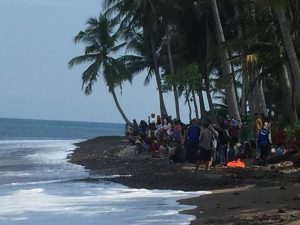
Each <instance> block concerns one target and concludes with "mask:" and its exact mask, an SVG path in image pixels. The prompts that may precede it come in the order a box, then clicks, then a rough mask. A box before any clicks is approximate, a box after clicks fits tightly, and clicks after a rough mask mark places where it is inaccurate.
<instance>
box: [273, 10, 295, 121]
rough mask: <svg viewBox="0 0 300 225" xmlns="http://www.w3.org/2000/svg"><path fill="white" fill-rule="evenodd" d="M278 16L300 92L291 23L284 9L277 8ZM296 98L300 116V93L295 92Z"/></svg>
mask: <svg viewBox="0 0 300 225" xmlns="http://www.w3.org/2000/svg"><path fill="white" fill-rule="evenodd" d="M275 9H276V14H277V17H278V21H279V25H280V30H281V35H282V41H283V44H284V47H285V50H286V53H287V56H288V59H289V62H290V66H291V71H292V74H293V77H294V81H295V89H296V90H300V66H299V62H298V58H297V54H296V51H295V48H294V44H293V41H292V37H291V31H290V27H289V23H288V21H287V19H286V16H285V12H284V9H283V7H280V6H278V7H275ZM295 97H296V107H297V112H298V115H299V116H300V91H296V92H295Z"/></svg>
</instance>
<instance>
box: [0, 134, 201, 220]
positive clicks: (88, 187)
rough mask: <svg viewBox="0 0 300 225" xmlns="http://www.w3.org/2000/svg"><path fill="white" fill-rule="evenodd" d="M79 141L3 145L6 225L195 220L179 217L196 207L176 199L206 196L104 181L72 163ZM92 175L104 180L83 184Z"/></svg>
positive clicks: (1, 201)
mask: <svg viewBox="0 0 300 225" xmlns="http://www.w3.org/2000/svg"><path fill="white" fill-rule="evenodd" d="M74 142H77V141H69V140H68V141H65V140H60V141H57V140H54V141H53V140H46V141H40V140H35V141H31V140H28V141H23V140H22V141H0V152H1V153H2V154H4V156H5V157H4V158H5V160H6V161H5V162H3V163H4V164H5V165H6V166H7V168H6V169H5V170H3V171H0V179H1V180H3V178H5V179H4V180H8V182H7V183H2V184H1V185H0V225H50V224H51V225H53V224H59V225H82V224H85V225H99V224H100V225H101V224H103V225H106V224H110V225H122V224H133V225H148V224H154V223H156V224H172V225H173V224H189V222H190V221H191V220H192V219H194V217H193V216H189V215H181V214H178V212H179V211H180V210H184V209H188V208H191V207H192V206H183V205H179V204H178V203H177V202H176V200H178V199H182V198H189V197H195V196H199V195H200V194H206V193H205V192H182V191H162V190H146V189H130V188H127V187H125V186H122V185H119V184H114V183H107V182H103V183H101V178H106V177H107V176H99V175H97V176H89V174H88V172H87V171H86V170H85V169H84V168H83V167H82V166H77V165H74V164H71V163H69V162H67V161H66V156H67V154H68V150H71V149H74V148H75V146H74V145H73V143H74ZM0 160H1V159H0ZM23 167H26V170H25V169H24V168H23ZM117 176H119V175H113V176H110V177H117ZM128 176H130V175H128ZM88 177H90V178H94V179H99V182H96V183H86V182H82V181H80V180H84V179H85V178H88Z"/></svg>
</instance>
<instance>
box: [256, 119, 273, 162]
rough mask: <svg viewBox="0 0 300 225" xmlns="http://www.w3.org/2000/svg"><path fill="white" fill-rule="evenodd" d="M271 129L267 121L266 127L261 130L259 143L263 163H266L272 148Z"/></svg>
mask: <svg viewBox="0 0 300 225" xmlns="http://www.w3.org/2000/svg"><path fill="white" fill-rule="evenodd" d="M270 143H271V142H270V130H269V123H267V122H265V123H264V127H263V128H262V129H261V130H260V131H259V134H258V140H257V144H258V146H259V149H260V159H261V161H262V163H266V162H267V159H268V155H269V148H270Z"/></svg>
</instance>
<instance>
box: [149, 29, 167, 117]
mask: <svg viewBox="0 0 300 225" xmlns="http://www.w3.org/2000/svg"><path fill="white" fill-rule="evenodd" d="M149 35H150V44H151V51H152V57H153V64H154V71H155V78H156V83H157V89H158V94H159V105H160V115H161V117H163V116H164V115H165V116H167V115H168V114H167V110H166V106H165V102H164V97H163V92H162V87H161V78H160V73H159V66H158V61H157V55H156V52H155V44H154V38H153V34H152V32H150V34H149Z"/></svg>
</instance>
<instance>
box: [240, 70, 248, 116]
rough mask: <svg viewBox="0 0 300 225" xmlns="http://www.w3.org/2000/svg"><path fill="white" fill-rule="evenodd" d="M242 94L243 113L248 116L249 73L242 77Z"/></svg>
mask: <svg viewBox="0 0 300 225" xmlns="http://www.w3.org/2000/svg"><path fill="white" fill-rule="evenodd" d="M242 79H243V80H242V95H241V115H243V116H247V86H248V75H247V74H244V75H243V78H242Z"/></svg>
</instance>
